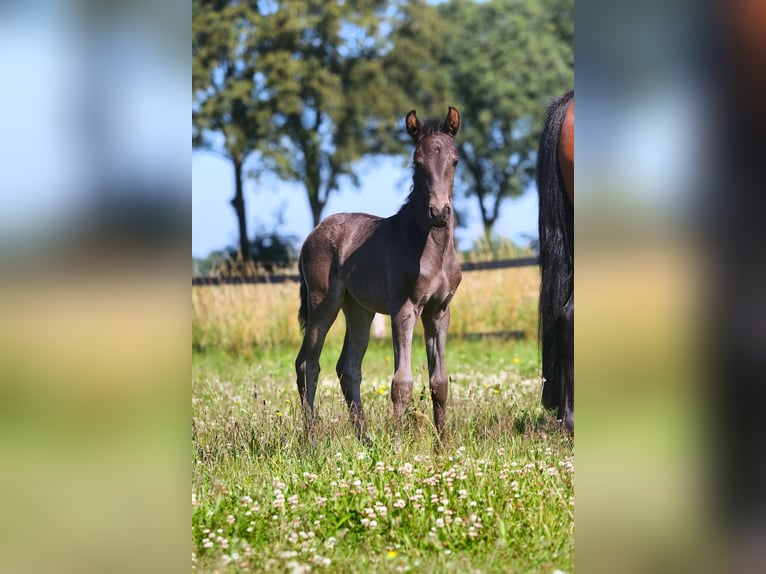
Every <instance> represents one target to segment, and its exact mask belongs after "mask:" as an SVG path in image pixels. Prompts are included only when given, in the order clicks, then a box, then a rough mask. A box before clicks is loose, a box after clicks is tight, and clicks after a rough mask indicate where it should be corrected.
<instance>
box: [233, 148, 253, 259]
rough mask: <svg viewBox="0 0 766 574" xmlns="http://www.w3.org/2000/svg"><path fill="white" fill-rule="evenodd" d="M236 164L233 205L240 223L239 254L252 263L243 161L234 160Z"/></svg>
mask: <svg viewBox="0 0 766 574" xmlns="http://www.w3.org/2000/svg"><path fill="white" fill-rule="evenodd" d="M232 161H233V162H234V186H235V194H234V199H232V200H231V205H232V206H233V207H234V211H235V212H236V214H237V222H238V223H239V252H240V255H242V260H243V261H250V260H251V259H252V256H251V254H250V242H249V240H248V236H247V218H246V216H245V196H244V194H243V192H242V186H243V182H242V160H240V159H233V160H232Z"/></svg>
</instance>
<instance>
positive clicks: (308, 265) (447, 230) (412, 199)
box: [295, 106, 461, 442]
mask: <svg viewBox="0 0 766 574" xmlns="http://www.w3.org/2000/svg"><path fill="white" fill-rule="evenodd" d="M405 125H406V128H407V133H408V134H409V135H410V137H411V138H412V140H413V141H414V142H415V153H414V155H413V166H414V174H413V178H412V181H413V185H412V191H411V192H410V195H409V197H408V198H407V201H406V202H405V204H404V205H403V206H402V208H401V209H400V210H399V212H398V213H397V214H396V215H393V216H391V217H388V218H385V219H384V218H380V217H375V216H373V215H368V214H365V213H339V214H337V215H333V216H330V217H328V218H327V219H325V220H324V221H322V222H321V223H320V224H319V225H318V226H317V227H316V228H315V229H314V230H313V231H312V232H311V233H310V234H309V236H308V237H307V238H306V241H305V242H304V244H303V247H302V249H301V255H300V260H299V272H300V277H301V306H300V311H299V313H298V318H299V321H300V324H301V328H302V330H303V333H304V337H303V344H302V345H301V349H300V352H299V353H298V357H297V359H296V360H295V370H296V374H297V379H298V392H299V393H300V397H301V402H302V404H303V408H304V415H305V421H306V428H307V431H308V432H309V435H311V434H312V433H313V420H314V396H315V394H316V388H317V379H318V376H319V356H320V354H321V352H322V346H323V344H324V341H325V336H326V335H327V332H328V330H329V329H330V326H331V325H332V324H333V322H334V321H335V318H336V317H337V315H338V311H340V310H341V309H343V314H344V316H345V318H346V336H345V339H344V341H343V350H342V351H341V354H340V358H339V359H338V363H337V366H336V372H337V374H338V377H339V378H340V386H341V389H342V391H343V396H344V398H345V399H346V404H347V405H348V409H349V413H350V416H351V419H352V421H353V423H354V425H355V428H356V433H357V436H358V437H360V438H361V437H362V435H363V433H364V426H365V415H364V410H363V409H362V399H361V396H360V385H361V382H362V358H363V357H364V353H365V351H366V350H367V344H368V342H369V338H370V323H371V322H372V319H373V316H374V315H375V313H376V312H378V313H383V314H386V315H391V331H392V337H393V344H394V378H393V381H392V383H391V400H392V402H393V410H394V417H395V420H396V421H397V423H398V424H397V426H401V421H402V415H403V413H404V410H405V408H406V407H407V404H408V403H409V400H410V397H411V396H412V371H411V367H410V350H411V346H412V332H413V328H414V326H415V322H416V321H417V320H418V318H421V319H422V321H423V328H424V331H425V342H426V353H427V356H428V373H429V383H430V388H431V398H432V400H433V412H434V423H435V426H436V430H437V431H438V435H439V441H440V442H441V441H442V440H443V439H444V422H445V410H446V403H447V385H448V380H447V371H446V364H445V357H444V347H445V343H446V340H447V328H448V326H449V322H450V310H449V304H450V301H451V300H452V297H453V296H454V295H455V291H456V290H457V287H458V284H459V283H460V279H461V273H460V266H459V264H458V257H457V251H456V250H455V241H454V235H453V234H454V225H455V216H454V210H453V209H452V183H453V180H454V177H455V168H456V166H457V162H458V155H457V148H456V147H455V141H454V138H455V134H456V133H457V131H458V129H459V128H460V114H459V113H458V111H457V110H456V109H455V108H453V107H451V106H450V107H449V110H448V112H447V117H446V119H445V120H444V121H443V122H439V121H434V120H429V121H424V122H423V123H421V122H420V121H419V120H418V118H417V115H416V114H415V110H412V111H410V112H409V113H408V114H407V117H406V119H405Z"/></svg>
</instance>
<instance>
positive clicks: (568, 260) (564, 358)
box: [537, 91, 574, 432]
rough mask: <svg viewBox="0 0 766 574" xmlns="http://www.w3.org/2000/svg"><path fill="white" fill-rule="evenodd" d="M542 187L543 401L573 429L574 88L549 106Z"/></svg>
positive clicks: (539, 175) (539, 154) (539, 180)
mask: <svg viewBox="0 0 766 574" xmlns="http://www.w3.org/2000/svg"><path fill="white" fill-rule="evenodd" d="M537 190H538V194H539V198H540V215H539V219H538V223H539V226H538V227H539V231H540V271H541V281H540V306H539V313H540V341H541V346H542V363H543V381H544V382H543V397H542V402H543V405H544V406H545V407H546V408H549V409H556V410H557V416H558V418H559V419H561V420H563V421H564V425H565V426H566V428H567V429H568V430H569V431H570V432H574V91H570V92H567V93H566V94H564V95H563V96H560V97H558V98H555V99H554V100H553V101H552V102H551V104H550V106H549V107H548V113H547V117H546V120H545V125H544V127H543V133H542V135H541V136H540V146H539V149H538V152H537Z"/></svg>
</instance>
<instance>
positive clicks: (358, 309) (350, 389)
mask: <svg viewBox="0 0 766 574" xmlns="http://www.w3.org/2000/svg"><path fill="white" fill-rule="evenodd" d="M343 315H344V316H345V317H346V337H345V339H344V340H343V351H341V354H340V359H338V364H337V365H336V367H335V370H336V372H337V373H338V378H339V379H340V388H341V390H342V391H343V398H345V399H346V405H347V406H348V411H349V415H350V416H351V421H352V422H353V423H354V427H355V429H356V436H357V438H361V437H362V435H363V433H364V423H365V417H364V409H363V408H362V397H361V394H360V388H361V385H362V358H363V357H364V353H365V352H366V351H367V344H368V343H369V341H370V324H371V323H372V318H373V317H374V316H375V313H374V312H373V311H369V310H368V309H365V308H364V307H362V306H361V305H359V303H357V302H356V301H354V300H353V299H351V297H346V299H345V301H344V303H343Z"/></svg>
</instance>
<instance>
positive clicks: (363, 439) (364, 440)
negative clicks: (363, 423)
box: [357, 434, 373, 448]
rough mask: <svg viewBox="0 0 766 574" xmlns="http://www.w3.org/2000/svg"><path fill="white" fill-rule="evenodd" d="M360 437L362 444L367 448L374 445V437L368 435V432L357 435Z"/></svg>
mask: <svg viewBox="0 0 766 574" xmlns="http://www.w3.org/2000/svg"><path fill="white" fill-rule="evenodd" d="M357 438H358V439H359V442H360V443H362V446H363V447H365V448H371V447H372V446H373V442H372V439H371V438H370V437H368V436H367V435H366V434H363V435H362V436H360V437H357Z"/></svg>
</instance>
